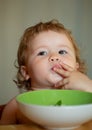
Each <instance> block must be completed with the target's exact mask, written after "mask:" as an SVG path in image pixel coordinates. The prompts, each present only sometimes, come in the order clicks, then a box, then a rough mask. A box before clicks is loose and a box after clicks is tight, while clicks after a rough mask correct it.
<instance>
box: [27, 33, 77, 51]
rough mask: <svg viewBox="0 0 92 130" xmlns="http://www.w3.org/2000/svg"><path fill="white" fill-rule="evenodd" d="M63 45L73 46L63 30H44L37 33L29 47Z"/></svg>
mask: <svg viewBox="0 0 92 130" xmlns="http://www.w3.org/2000/svg"><path fill="white" fill-rule="evenodd" d="M44 45H47V46H50V45H51V46H52V45H53V46H54V45H64V46H69V47H70V48H73V49H74V47H73V43H72V42H71V40H70V39H69V37H68V36H67V35H66V34H65V33H64V32H55V31H45V32H41V33H39V34H37V35H36V36H35V37H34V38H33V39H32V40H31V42H30V47H32V48H35V47H40V46H44Z"/></svg>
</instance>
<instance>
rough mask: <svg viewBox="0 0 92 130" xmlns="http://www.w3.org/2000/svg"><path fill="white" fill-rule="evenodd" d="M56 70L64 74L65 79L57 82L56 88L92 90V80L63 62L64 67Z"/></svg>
mask: <svg viewBox="0 0 92 130" xmlns="http://www.w3.org/2000/svg"><path fill="white" fill-rule="evenodd" d="M55 72H57V73H58V74H59V75H61V76H63V79H62V80H61V81H59V82H58V83H57V84H55V88H59V89H76V90H82V91H92V80H90V79H89V78H88V77H87V76H86V75H85V74H83V73H81V72H79V71H77V70H74V69H73V68H71V67H70V66H68V65H66V64H62V69H59V68H55Z"/></svg>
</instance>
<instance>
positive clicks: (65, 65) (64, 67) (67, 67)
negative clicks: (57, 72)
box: [60, 62, 74, 71]
mask: <svg viewBox="0 0 92 130" xmlns="http://www.w3.org/2000/svg"><path fill="white" fill-rule="evenodd" d="M60 64H61V65H62V68H63V69H65V70H67V71H73V70H74V69H73V67H71V66H69V65H67V64H65V63H63V62H61V63H60Z"/></svg>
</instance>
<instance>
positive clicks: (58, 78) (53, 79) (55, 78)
mask: <svg viewBox="0 0 92 130" xmlns="http://www.w3.org/2000/svg"><path fill="white" fill-rule="evenodd" d="M62 79H63V78H62V77H61V76H60V75H58V74H54V75H52V74H51V75H50V77H49V81H50V82H52V83H53V84H56V83H57V82H59V81H61V80H62Z"/></svg>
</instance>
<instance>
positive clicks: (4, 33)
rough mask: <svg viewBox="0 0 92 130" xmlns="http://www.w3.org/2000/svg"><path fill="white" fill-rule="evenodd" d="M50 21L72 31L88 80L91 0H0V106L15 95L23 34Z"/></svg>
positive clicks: (91, 52) (91, 72)
mask: <svg viewBox="0 0 92 130" xmlns="http://www.w3.org/2000/svg"><path fill="white" fill-rule="evenodd" d="M52 19H57V20H59V21H60V22H61V23H63V24H64V25H65V26H66V27H67V28H69V29H70V30H72V33H73V36H74V37H75V40H76V41H77V43H78V45H79V47H80V48H81V55H82V57H83V58H84V59H85V61H86V63H87V67H88V75H89V77H90V78H92V67H91V66H92V56H91V55H92V0H0V104H4V103H7V102H8V101H9V100H10V99H11V98H13V97H14V96H15V95H16V94H18V93H19V90H18V89H17V87H16V85H15V83H14V82H13V78H14V77H15V75H16V68H15V67H14V61H15V60H16V55H17V48H18V45H19V41H20V38H21V35H22V34H23V32H24V30H25V29H26V28H27V27H29V26H32V25H34V24H36V23H38V22H40V21H48V20H52Z"/></svg>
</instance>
